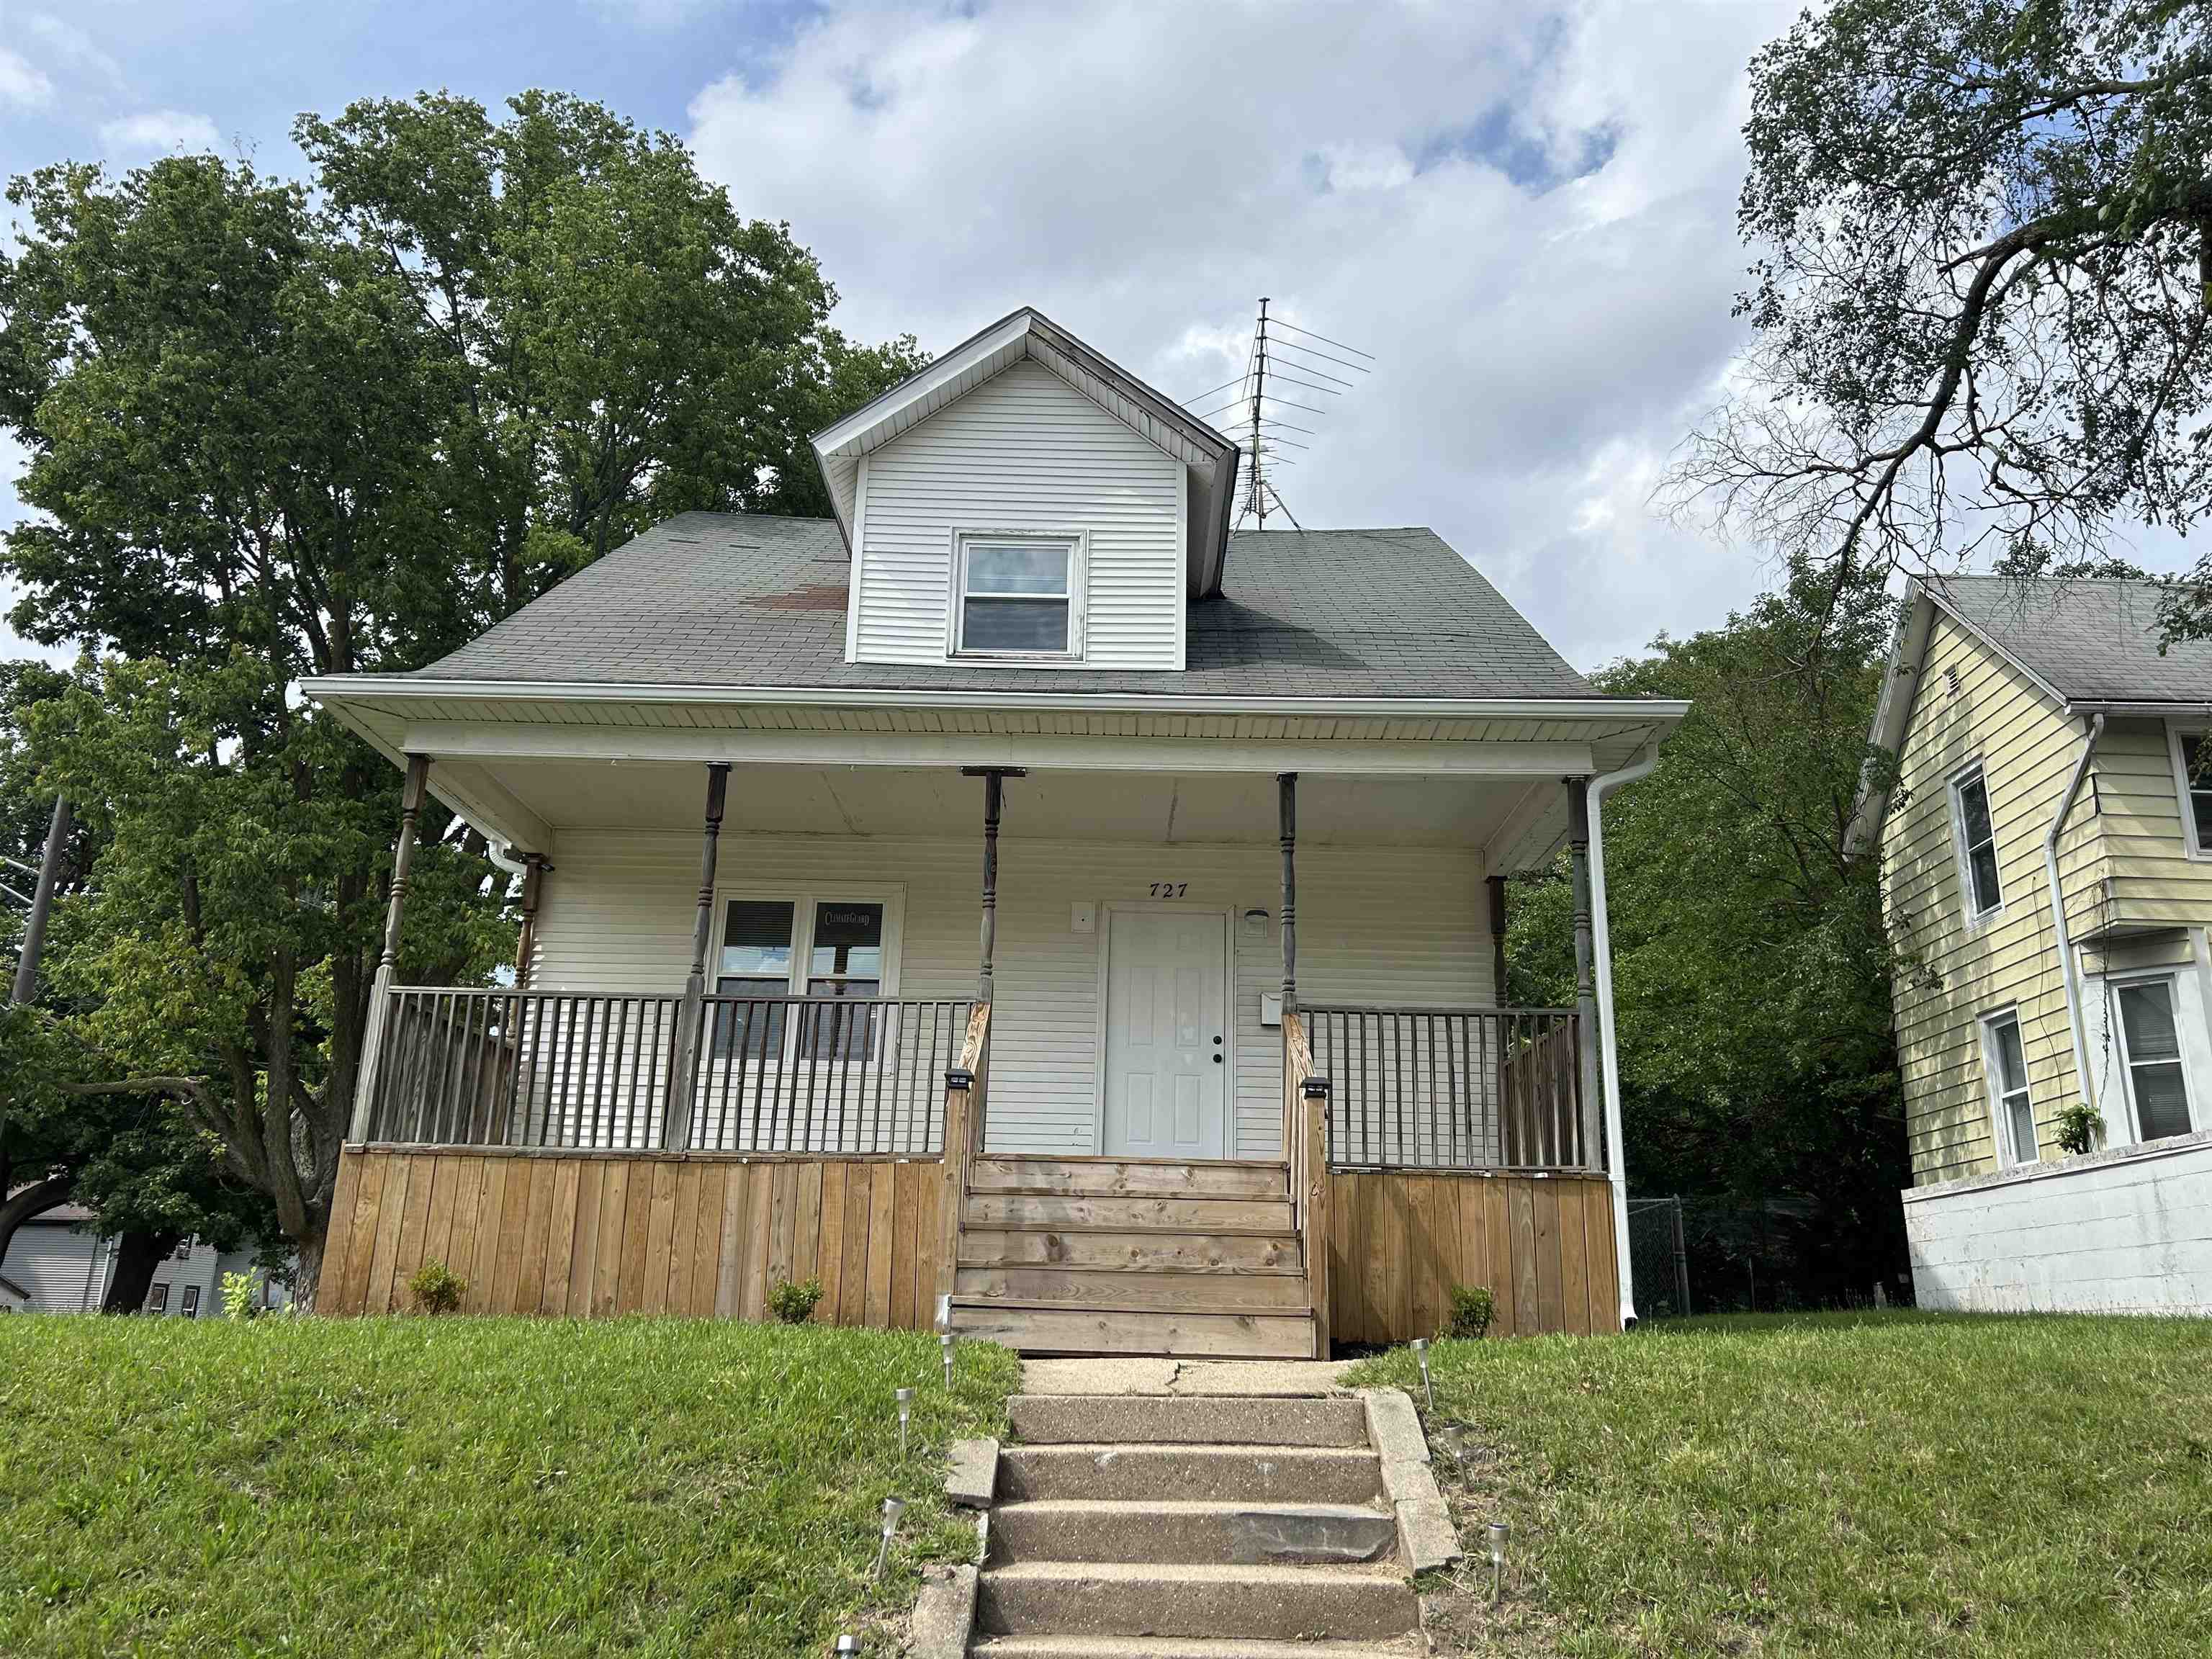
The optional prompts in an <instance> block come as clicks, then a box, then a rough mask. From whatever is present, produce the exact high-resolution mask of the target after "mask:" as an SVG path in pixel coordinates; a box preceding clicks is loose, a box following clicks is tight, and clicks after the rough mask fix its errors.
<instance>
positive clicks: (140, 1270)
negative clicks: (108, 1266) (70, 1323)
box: [100, 1231, 177, 1314]
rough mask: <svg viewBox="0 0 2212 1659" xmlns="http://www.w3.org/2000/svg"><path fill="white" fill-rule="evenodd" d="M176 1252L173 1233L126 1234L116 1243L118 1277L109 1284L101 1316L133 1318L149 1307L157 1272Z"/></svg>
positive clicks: (116, 1272) (175, 1237)
mask: <svg viewBox="0 0 2212 1659" xmlns="http://www.w3.org/2000/svg"><path fill="white" fill-rule="evenodd" d="M176 1248H177V1235H176V1234H174V1233H142V1232H137V1231H132V1232H127V1233H125V1234H124V1235H123V1237H121V1238H119V1239H118V1240H117V1241H116V1244H115V1276H114V1277H113V1278H112V1279H109V1280H108V1282H107V1297H106V1300H105V1301H104V1302H102V1303H101V1304H100V1312H102V1313H112V1314H132V1313H137V1311H138V1310H140V1309H141V1308H143V1307H144V1306H145V1305H146V1292H147V1291H148V1289H149V1287H150V1286H151V1285H153V1283H154V1269H155V1268H156V1267H160V1266H161V1263H162V1261H164V1260H165V1259H166V1258H167V1255H168V1254H169V1252H170V1251H172V1250H173V1249H176Z"/></svg>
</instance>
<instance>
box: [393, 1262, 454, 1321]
mask: <svg viewBox="0 0 2212 1659" xmlns="http://www.w3.org/2000/svg"><path fill="white" fill-rule="evenodd" d="M468 1293H469V1281H468V1280H467V1279H463V1278H462V1277H461V1276H460V1275H459V1273H455V1272H454V1271H453V1269H452V1268H451V1267H447V1265H446V1264H445V1263H444V1262H442V1261H437V1260H435V1258H434V1259H433V1260H431V1261H426V1262H424V1263H423V1264H422V1266H421V1267H417V1268H416V1270H415V1276H414V1278H412V1279H409V1280H408V1281H407V1294H408V1295H410V1296H411V1297H414V1298H415V1311H416V1312H417V1313H426V1314H447V1313H452V1312H453V1310H455V1309H457V1308H459V1306H460V1305H461V1298H462V1297H465V1296H466V1295H467V1294H468Z"/></svg>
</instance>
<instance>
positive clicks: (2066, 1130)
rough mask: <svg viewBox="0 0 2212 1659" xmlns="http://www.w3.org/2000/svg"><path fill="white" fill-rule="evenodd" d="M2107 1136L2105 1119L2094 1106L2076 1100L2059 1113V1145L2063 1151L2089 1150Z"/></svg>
mask: <svg viewBox="0 0 2212 1659" xmlns="http://www.w3.org/2000/svg"><path fill="white" fill-rule="evenodd" d="M2104 1138H2105V1120H2104V1117H2103V1115H2101V1114H2100V1112H2099V1111H2098V1110H2097V1109H2096V1108H2095V1107H2093V1106H2089V1105H2085V1104H2083V1103H2081V1101H2078V1100H2077V1101H2075V1103H2073V1104H2072V1105H2071V1106H2069V1107H2067V1108H2066V1109H2064V1110H2063V1111H2062V1112H2060V1113H2059V1114H2058V1146H2059V1150H2060V1151H2062V1152H2090V1151H2093V1150H2094V1149H2095V1147H2096V1145H2097V1143H2098V1142H2099V1141H2100V1140H2102V1139H2104Z"/></svg>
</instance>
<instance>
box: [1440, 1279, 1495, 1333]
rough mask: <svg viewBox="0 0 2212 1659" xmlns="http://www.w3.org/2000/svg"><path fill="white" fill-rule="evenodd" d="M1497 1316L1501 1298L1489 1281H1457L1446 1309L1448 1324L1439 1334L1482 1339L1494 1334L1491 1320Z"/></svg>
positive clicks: (1445, 1324)
mask: <svg viewBox="0 0 2212 1659" xmlns="http://www.w3.org/2000/svg"><path fill="white" fill-rule="evenodd" d="M1497 1317H1498V1301H1497V1298H1496V1297H1493V1296H1492V1295H1491V1293H1490V1286H1489V1285H1453V1286H1452V1287H1451V1306H1450V1307H1449V1309H1447V1310H1445V1313H1444V1328H1443V1330H1441V1331H1439V1332H1438V1333H1437V1334H1438V1335H1439V1336H1449V1337H1458V1338H1462V1339H1464V1340H1468V1341H1480V1340H1481V1339H1482V1338H1484V1337H1486V1336H1487V1335H1489V1334H1490V1325H1491V1322H1492V1320H1494V1319H1496V1318H1497Z"/></svg>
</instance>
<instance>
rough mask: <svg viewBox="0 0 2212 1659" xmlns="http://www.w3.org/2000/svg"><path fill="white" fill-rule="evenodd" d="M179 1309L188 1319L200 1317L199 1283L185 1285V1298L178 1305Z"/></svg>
mask: <svg viewBox="0 0 2212 1659" xmlns="http://www.w3.org/2000/svg"><path fill="white" fill-rule="evenodd" d="M177 1311H178V1312H179V1314H181V1315H183V1316H185V1318H186V1319H197V1318H198V1317H199V1313H200V1287H199V1286H198V1285H185V1295H184V1300H183V1301H182V1302H181V1303H180V1304H179V1305H178V1308H177Z"/></svg>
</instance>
